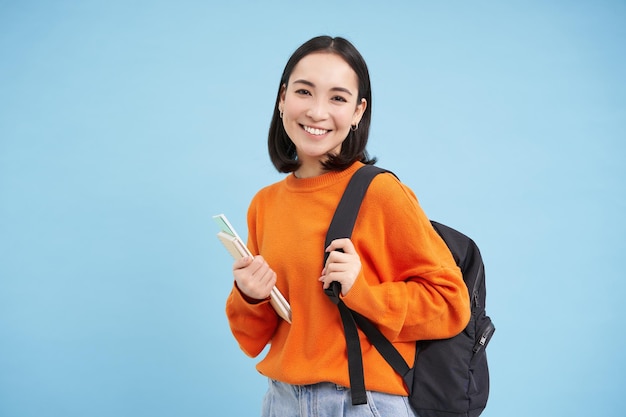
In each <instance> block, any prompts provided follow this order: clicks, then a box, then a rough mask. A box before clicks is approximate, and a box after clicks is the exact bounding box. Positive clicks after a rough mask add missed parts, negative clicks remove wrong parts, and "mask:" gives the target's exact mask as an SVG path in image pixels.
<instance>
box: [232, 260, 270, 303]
mask: <svg viewBox="0 0 626 417" xmlns="http://www.w3.org/2000/svg"><path fill="white" fill-rule="evenodd" d="M233 276H234V277H235V282H236V283H237V287H238V288H239V291H241V292H242V293H243V294H244V295H245V296H246V297H248V298H251V299H254V300H264V299H266V298H267V297H269V296H270V293H271V291H272V288H274V285H276V273H275V272H274V271H273V270H272V268H270V266H269V264H268V263H267V262H266V261H265V259H263V257H262V256H260V255H259V256H255V257H254V258H251V257H245V258H242V259H239V260H237V261H235V263H234V264H233Z"/></svg>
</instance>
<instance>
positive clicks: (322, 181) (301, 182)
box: [285, 161, 365, 192]
mask: <svg viewBox="0 0 626 417" xmlns="http://www.w3.org/2000/svg"><path fill="white" fill-rule="evenodd" d="M363 165H365V164H363V163H362V162H358V161H357V162H355V163H353V164H352V165H350V166H349V167H348V168H346V169H344V170H343V171H328V172H325V173H324V174H322V175H318V176H317V177H310V178H297V177H296V176H295V175H294V173H293V172H292V173H291V174H289V175H288V176H287V177H286V178H285V184H286V186H287V189H288V190H289V191H296V192H311V191H317V190H319V189H322V188H326V187H330V186H332V185H335V184H337V183H338V182H340V181H341V180H344V179H346V178H350V177H352V175H353V174H354V173H355V172H356V171H357V170H358V169H359V168H361V167H362V166H363Z"/></svg>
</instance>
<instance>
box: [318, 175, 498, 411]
mask: <svg viewBox="0 0 626 417" xmlns="http://www.w3.org/2000/svg"><path fill="white" fill-rule="evenodd" d="M382 172H390V171H387V170H384V169H381V168H378V167H375V166H373V165H366V166H364V167H362V168H360V169H359V170H358V171H357V172H356V173H355V174H354V176H353V177H352V179H351V180H350V182H349V184H348V187H347V188H346V190H345V192H344V194H343V196H342V198H341V201H340V202H339V205H338V206H337V209H336V212H335V215H334V217H333V219H332V221H331V224H330V227H329V229H328V233H327V235H326V247H327V246H328V245H329V244H330V242H331V241H333V240H334V239H338V238H345V237H350V236H351V235H352V229H353V228H354V224H355V222H356V218H357V215H358V212H359V209H360V207H361V202H362V200H363V197H364V196H365V192H366V191H367V188H368V186H369V184H370V182H371V181H372V180H373V179H374V177H375V176H376V175H378V174H380V173H382ZM431 223H432V225H433V227H434V228H435V230H436V231H437V232H438V233H439V235H440V236H441V237H442V238H443V240H444V241H445V242H446V244H447V246H448V248H449V249H450V252H451V253H452V255H453V257H454V259H455V261H456V263H457V265H458V266H459V268H460V269H461V271H462V272H463V280H464V281H465V284H466V285H467V288H468V292H469V295H470V300H471V309H472V314H471V318H470V321H469V324H468V325H467V327H466V328H465V330H463V331H462V332H461V333H459V334H458V335H457V336H455V337H452V338H450V339H441V340H430V341H417V342H416V351H415V364H414V366H413V368H409V366H408V365H407V363H406V361H405V360H404V359H403V358H402V356H401V355H400V353H398V351H397V350H396V349H395V347H394V346H393V345H392V344H391V343H390V342H389V341H388V340H387V339H386V338H385V337H384V336H383V335H382V333H381V332H380V331H379V330H378V329H377V328H376V327H375V326H374V325H373V324H372V323H371V322H370V321H369V320H368V319H366V318H365V317H363V316H362V315H360V314H359V313H357V312H355V311H353V310H350V309H349V308H348V307H347V306H346V305H345V304H344V303H343V301H342V300H341V299H340V297H339V294H340V293H341V286H340V284H339V283H338V282H334V283H333V284H332V285H331V287H330V288H328V289H327V290H326V294H327V295H328V296H329V297H330V299H331V300H332V301H333V302H334V303H335V304H337V306H338V307H339V312H340V314H341V319H342V322H343V327H344V332H345V336H346V346H347V351H348V352H347V353H348V371H349V374H350V386H351V394H352V404H353V405H357V404H366V403H367V397H366V395H365V382H364V378H363V362H362V356H361V346H360V343H359V336H358V331H357V326H358V327H359V328H360V329H361V330H362V331H363V333H365V335H366V336H367V337H368V339H369V340H370V342H371V343H372V344H373V345H374V347H376V349H377V350H378V351H379V352H380V354H381V355H382V356H383V357H384V358H385V360H386V361H387V362H388V363H389V364H390V365H391V367H392V368H393V369H394V370H395V371H396V372H397V373H398V374H399V375H401V376H402V377H403V379H404V382H405V383H406V385H407V388H408V390H409V401H410V403H411V406H412V407H413V408H414V409H415V411H416V412H417V413H418V414H419V416H420V417H477V416H479V415H480V414H481V413H482V411H483V410H484V409H485V406H486V405H487V398H488V396H489V368H488V366H487V355H486V352H485V349H486V347H487V344H488V343H489V340H490V339H491V336H492V335H493V332H494V331H495V327H494V325H493V324H492V322H491V319H490V318H489V317H488V316H487V315H486V313H485V271H484V266H483V262H482V258H481V255H480V251H479V250H478V247H477V246H476V244H475V243H474V241H472V239H470V238H469V237H467V236H465V235H463V234H462V233H460V232H458V231H456V230H454V229H452V228H450V227H447V226H444V225H442V224H440V223H437V222H431ZM327 257H328V254H327V253H326V254H325V258H324V263H325V262H326V258H327Z"/></svg>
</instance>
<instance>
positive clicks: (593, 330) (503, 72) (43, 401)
mask: <svg viewBox="0 0 626 417" xmlns="http://www.w3.org/2000/svg"><path fill="white" fill-rule="evenodd" d="M625 23H626V3H624V2H623V1H608V0H598V1H534V0H530V1H529V0H525V1H515V0H514V1H506V2H501V1H471V2H470V1H457V0H452V1H440V2H431V1H421V0H420V1H393V0H390V1H384V2H382V1H327V0H318V1H314V2H313V1H307V2H302V1H264V2H261V1H259V2H253V1H249V2H245V1H237V0H235V1H191V0H183V1H158V0H156V1H118V0H108V1H101V0H94V1H62V0H59V1H29V0H24V1H19V2H15V1H6V0H0V416H2V417H48V416H50V417H84V416H90V417H100V416H102V417H104V416H107V417H110V416H116V417H126V416H129V417H131V416H133V417H134V416H150V417H162V416H163V417H165V416H168V417H169V416H190V417H191V416H255V415H259V410H260V404H261V400H262V396H263V394H264V392H265V389H266V381H265V379H264V378H263V377H262V376H261V375H259V374H258V373H257V371H256V370H255V364H256V362H257V361H258V360H259V358H256V359H252V358H247V357H246V356H245V355H244V354H243V353H242V352H241V351H240V350H239V348H238V346H237V343H236V342H235V340H234V339H233V337H232V335H231V334H230V330H229V328H228V323H227V321H226V318H225V314H224V305H225V299H226V297H227V295H228V293H229V291H230V289H231V286H232V275H231V272H230V269H231V260H230V258H229V257H228V255H227V253H226V252H225V250H224V249H223V248H222V247H221V246H220V244H219V242H218V240H217V239H216V237H215V233H216V232H217V229H216V226H215V225H214V224H213V222H212V220H211V216H212V215H214V214H218V213H226V214H227V215H228V217H229V219H230V220H231V221H232V223H233V224H234V225H235V227H237V228H238V229H239V230H240V232H241V233H242V234H243V235H246V234H247V232H246V223H245V213H246V210H247V207H248V203H249V201H250V199H251V198H252V196H253V195H254V193H255V192H256V191H257V190H258V189H259V188H261V187H262V186H264V185H267V184H269V183H272V182H275V181H279V180H281V179H282V178H283V176H282V175H280V174H278V173H277V172H276V171H275V170H274V168H273V166H272V165H271V163H270V162H269V158H268V156H267V150H266V140H267V130H268V127H269V121H270V117H271V114H272V111H273V106H274V100H275V97H276V92H277V89H278V83H279V78H280V74H281V72H282V69H283V66H284V65H285V63H286V61H287V59H288V58H289V56H290V55H291V53H292V52H293V51H294V50H295V49H296V48H297V47H298V46H299V45H300V44H301V43H303V42H304V41H306V40H308V39H309V38H311V37H313V36H316V35H320V34H329V35H333V36H344V37H346V38H348V39H349V40H351V41H352V42H353V43H354V44H355V45H356V46H357V48H359V50H360V51H361V53H362V54H363V56H364V57H365V59H366V61H367V62H368V65H369V69H370V73H371V78H372V84H373V100H372V103H371V105H372V107H373V121H372V128H371V135H370V146H369V150H370V153H371V154H373V155H375V156H377V157H378V159H379V163H378V165H380V166H383V167H385V168H388V169H391V170H393V171H395V173H396V174H397V175H398V176H399V177H400V178H401V179H402V180H403V181H404V182H405V183H407V184H408V185H409V186H411V187H412V188H413V190H414V191H415V193H416V194H417V196H418V198H419V199H420V202H421V204H422V206H423V208H424V209H425V211H426V213H427V214H428V215H429V216H430V217H431V218H432V219H436V220H438V221H441V222H444V223H446V224H448V225H450V226H453V227H456V228H458V229H459V230H461V231H463V232H465V233H466V234H468V235H469V236H471V237H472V238H473V239H474V240H475V241H476V242H477V243H478V245H479V246H480V248H481V251H482V254H483V257H484V261H485V264H486V271H487V288H488V293H487V312H488V314H489V315H490V316H491V317H492V318H493V320H494V322H495V325H496V327H497V330H496V333H495V336H494V338H493V339H492V342H491V344H490V345H489V347H488V356H489V362H490V367H491V377H492V380H491V383H492V386H491V396H490V400H489V404H488V407H487V409H486V411H485V412H484V414H483V416H485V417H494V416H508V417H518V416H519V417H522V416H523V417H526V416H550V417H553V416H567V417H573V416H580V417H582V416H603V417H621V416H623V415H624V414H623V413H624V411H623V404H622V403H623V401H622V397H623V394H624V387H625V386H626V360H625V358H624V345H625V344H626V337H625V332H624V329H625V328H624V320H625V319H626V309H625V307H624V298H625V291H626V284H625V278H626V274H625V273H624V270H623V263H624V262H623V260H624V255H623V253H622V252H623V251H624V249H626V237H625V236H626V222H625V221H624V214H625V213H626V187H625V178H626V168H625V167H626V145H625V140H626V135H625V133H626V83H625V81H624V79H625V77H624V74H626V24H625ZM296 215H297V214H296ZM320 343H323V341H320Z"/></svg>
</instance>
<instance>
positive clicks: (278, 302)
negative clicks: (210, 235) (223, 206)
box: [213, 214, 291, 323]
mask: <svg viewBox="0 0 626 417" xmlns="http://www.w3.org/2000/svg"><path fill="white" fill-rule="evenodd" d="M213 220H215V223H217V225H218V226H219V228H220V231H219V232H218V233H217V238H218V239H219V240H220V242H222V244H223V245H224V247H225V248H226V250H228V253H230V254H231V256H232V257H233V259H240V258H243V257H244V256H253V255H252V253H250V251H249V250H248V247H247V246H246V244H245V243H243V240H241V238H240V237H239V235H238V234H237V232H236V231H235V228H234V227H233V226H232V225H231V224H230V222H229V221H228V219H227V218H226V216H225V215H223V214H217V215H215V216H213ZM270 304H271V305H272V307H274V310H276V312H277V313H278V315H279V316H280V317H282V318H283V319H284V320H285V321H286V322H287V323H291V307H290V306H289V303H288V302H287V300H286V299H285V297H283V295H282V294H281V292H280V291H279V290H278V288H276V287H274V288H272V291H271V293H270Z"/></svg>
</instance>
